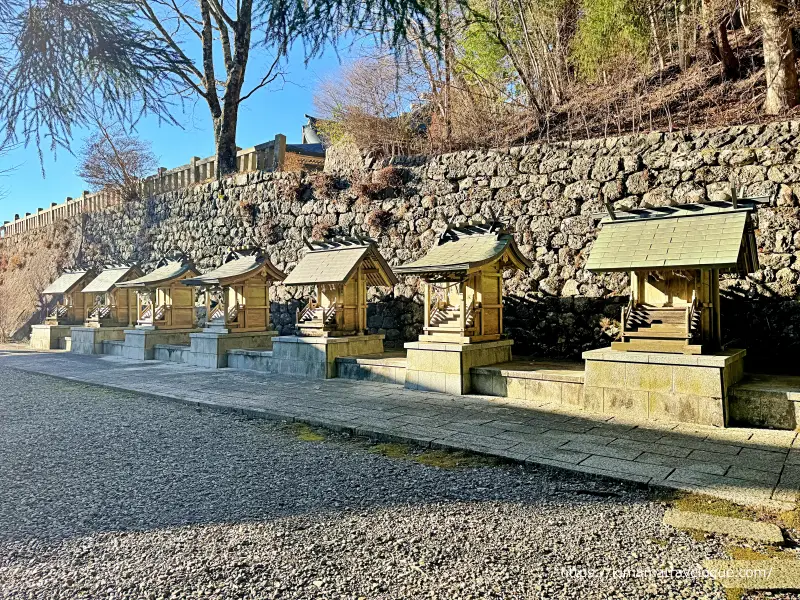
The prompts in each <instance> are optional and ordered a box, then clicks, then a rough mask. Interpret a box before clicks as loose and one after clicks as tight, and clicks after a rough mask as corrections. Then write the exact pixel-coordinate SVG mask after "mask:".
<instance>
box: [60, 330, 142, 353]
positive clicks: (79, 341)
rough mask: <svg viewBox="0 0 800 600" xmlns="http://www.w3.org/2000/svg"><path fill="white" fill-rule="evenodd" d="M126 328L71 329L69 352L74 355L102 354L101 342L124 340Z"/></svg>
mask: <svg viewBox="0 0 800 600" xmlns="http://www.w3.org/2000/svg"><path fill="white" fill-rule="evenodd" d="M126 329H128V328H127V327H72V328H71V330H70V343H71V348H70V352H75V353H76V354H103V342H107V341H111V340H118V341H122V340H124V339H125V330H126Z"/></svg>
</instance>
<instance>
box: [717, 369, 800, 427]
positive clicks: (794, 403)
mask: <svg viewBox="0 0 800 600" xmlns="http://www.w3.org/2000/svg"><path fill="white" fill-rule="evenodd" d="M728 411H729V421H730V423H731V424H732V425H741V426H749V427H768V428H770V429H790V430H793V429H796V428H797V427H798V424H800V377H798V376H779V375H757V374H747V375H746V376H745V378H744V379H743V380H742V381H741V382H740V383H738V384H737V385H735V386H733V387H732V388H731V389H730V390H729V391H728Z"/></svg>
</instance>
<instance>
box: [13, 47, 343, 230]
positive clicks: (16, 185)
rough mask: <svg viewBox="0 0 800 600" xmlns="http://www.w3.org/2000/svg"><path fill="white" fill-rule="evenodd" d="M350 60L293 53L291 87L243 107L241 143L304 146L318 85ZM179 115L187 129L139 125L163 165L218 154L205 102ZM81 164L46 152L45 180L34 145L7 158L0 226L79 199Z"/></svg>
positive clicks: (251, 68) (252, 69) (153, 122)
mask: <svg viewBox="0 0 800 600" xmlns="http://www.w3.org/2000/svg"><path fill="white" fill-rule="evenodd" d="M348 56H349V49H348V48H345V49H343V50H341V49H340V51H339V55H338V57H337V55H336V53H335V52H333V51H332V50H329V51H327V52H325V54H324V55H322V56H321V57H320V58H318V59H315V60H313V61H311V62H310V63H309V64H308V65H307V66H306V65H305V62H304V57H303V53H302V49H301V48H296V49H295V50H293V51H292V53H291V54H290V57H289V61H288V65H287V67H286V69H285V70H286V71H287V75H286V82H285V84H281V85H277V86H273V87H272V88H270V89H268V90H261V91H260V92H258V93H256V94H255V95H254V96H253V97H251V98H249V99H248V100H247V101H246V102H245V103H244V104H243V105H242V108H241V109H240V112H239V126H238V141H237V143H238V145H239V146H240V147H242V148H247V147H250V146H253V145H255V144H258V143H261V142H265V141H268V140H271V139H273V138H274V137H275V134H276V133H283V134H284V135H286V139H287V141H288V142H289V143H292V142H294V143H299V142H300V139H301V127H302V125H303V124H304V123H305V122H306V120H305V117H304V116H303V115H304V114H305V113H308V114H314V103H313V95H314V90H315V88H316V86H317V85H318V83H319V82H320V80H321V79H323V78H325V77H326V76H330V75H331V74H332V73H335V72H336V71H337V70H338V69H339V66H340V64H341V63H343V62H346V61H347V59H348ZM340 61H341V62H340ZM259 64H260V58H259V57H258V56H254V57H253V59H252V60H251V62H250V64H249V65H248V74H249V75H251V76H252V77H248V81H250V80H251V79H255V76H256V74H257V73H256V71H257V70H258V66H259ZM245 87H246V88H247V86H245ZM176 116H177V117H178V120H179V121H180V122H181V125H182V126H183V128H182V129H181V128H179V127H175V126H169V125H166V124H164V123H161V124H159V123H158V120H157V119H155V118H149V119H145V120H143V121H142V122H141V123H140V124H139V125H138V128H137V133H138V135H139V137H141V138H142V139H147V140H150V142H151V143H152V145H153V150H154V152H155V154H156V156H157V157H159V164H160V165H161V166H163V167H167V168H172V167H177V166H179V165H182V164H185V163H187V162H188V161H189V159H190V158H191V157H192V156H200V157H206V156H211V155H212V154H213V153H214V140H213V130H212V127H211V117H210V116H209V113H208V107H207V105H206V104H205V101H203V100H199V101H197V102H196V103H195V104H193V105H187V107H186V111H185V113H183V114H179V115H176ZM88 133H90V132H88V131H78V132H76V136H75V139H74V143H73V151H75V152H77V150H79V149H80V147H81V143H82V140H83V138H85V137H86V135H87V134H88ZM76 164H77V160H76V158H75V157H74V156H72V155H71V154H69V153H68V152H66V151H65V150H62V149H59V150H58V153H57V155H56V156H55V157H54V156H53V154H52V153H51V152H49V151H45V154H44V170H45V178H42V165H41V163H40V161H39V156H38V153H37V150H36V148H35V147H34V146H29V147H27V148H17V149H15V150H14V151H12V152H10V153H9V154H7V155H5V156H1V157H0V171H3V170H4V169H7V168H10V167H15V169H14V170H13V171H12V172H11V173H10V174H9V175H8V176H6V177H2V178H0V189H4V190H5V191H6V192H7V193H6V194H5V195H4V196H3V197H2V198H0V222H2V221H4V220H11V219H12V218H13V217H14V214H15V213H19V214H20V215H23V214H24V213H25V212H31V213H33V212H35V211H36V209H37V208H38V207H42V208H46V207H48V206H50V203H51V202H58V203H61V202H63V201H64V199H65V198H66V197H67V196H73V197H74V196H77V195H79V194H80V193H81V191H82V190H83V189H85V188H86V185H85V184H84V183H83V181H82V180H81V179H80V178H79V177H78V176H77V175H76V174H75V171H76Z"/></svg>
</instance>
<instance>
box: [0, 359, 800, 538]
mask: <svg viewBox="0 0 800 600" xmlns="http://www.w3.org/2000/svg"><path fill="white" fill-rule="evenodd" d="M28 361H35V363H36V364H35V370H37V371H41V372H45V373H46V372H50V373H53V374H54V375H55V374H64V373H70V372H71V373H75V374H76V375H79V376H81V377H83V376H85V377H86V378H87V379H91V380H92V381H93V382H95V383H99V384H102V383H113V384H116V385H122V386H125V385H133V384H135V385H136V386H137V387H138V388H139V389H141V390H142V392H144V393H146V392H147V391H148V388H150V387H151V386H153V387H152V389H154V390H156V389H158V387H159V386H167V387H169V388H170V389H175V390H178V391H183V392H184V393H186V394H188V396H187V397H189V398H191V394H192V393H193V392H192V391H191V390H193V389H199V390H202V391H198V392H196V393H197V394H198V395H204V396H206V397H209V398H215V397H218V398H221V399H223V400H225V399H226V398H227V399H228V400H226V401H229V402H232V403H233V402H235V401H236V400H238V398H235V397H234V398H233V399H231V398H232V394H233V395H235V394H241V399H242V401H244V402H245V403H247V402H249V403H250V405H251V406H255V405H257V402H258V401H259V399H261V398H265V397H271V398H272V399H273V400H274V398H275V395H276V394H278V395H285V396H286V398H287V400H291V399H292V398H294V401H295V402H298V401H299V400H298V399H302V398H305V397H307V395H308V394H310V393H312V394H315V395H319V396H324V397H325V398H326V400H327V401H329V402H335V399H336V398H337V397H339V398H342V399H343V401H344V399H352V398H353V396H354V395H357V394H361V395H363V396H364V397H365V398H367V399H368V397H369V395H370V394H374V395H376V397H380V395H381V394H386V395H387V396H389V395H391V394H392V393H401V392H402V388H398V387H397V386H390V385H382V384H374V383H373V384H366V383H365V384H363V386H362V382H358V384H357V385H354V382H351V381H342V380H328V381H324V382H317V381H314V382H308V381H306V382H304V381H298V380H288V379H279V378H270V377H269V376H267V375H264V374H261V373H253V372H244V371H228V370H224V369H223V370H219V371H208V370H196V369H193V368H190V367H186V368H182V367H180V366H174V365H164V364H159V363H133V362H130V361H122V360H121V359H113V358H101V359H98V358H97V357H82V356H75V355H55V354H49V355H48V354H36V355H31V356H18V357H8V358H6V359H4V362H3V363H0V377H1V378H2V380H3V382H4V383H3V388H2V389H3V390H4V391H3V393H2V396H1V397H2V401H1V402H0V523H5V524H7V526H5V527H0V539H2V538H6V539H7V538H9V537H17V538H18V537H31V536H33V537H38V536H43V537H53V536H55V537H69V536H73V535H82V534H85V533H92V532H100V531H116V530H130V529H134V530H135V529H149V528H157V527H164V526H173V525H183V524H189V523H218V522H240V521H247V520H253V519H272V518H278V517H283V516H287V515H295V514H305V513H313V512H318V511H340V510H345V509H357V510H361V509H372V508H376V507H381V506H391V505H396V504H419V503H430V502H443V501H463V500H477V501H485V500H503V501H512V502H522V503H527V504H536V503H541V502H552V501H553V498H555V497H557V496H558V494H561V493H569V494H570V502H599V501H602V502H609V503H613V502H616V501H617V500H616V499H615V498H613V497H610V498H603V499H599V498H600V497H599V496H591V495H590V494H575V493H574V492H573V491H570V488H575V487H586V485H587V484H586V481H587V480H588V476H583V475H577V474H569V473H566V472H562V471H558V470H549V469H545V468H541V469H532V468H528V469H523V468H521V467H518V466H515V467H509V468H499V469H495V468H484V469H472V470H463V471H446V470H441V469H437V468H429V467H425V466H424V465H419V464H413V463H412V462H408V461H397V460H391V459H389V458H386V457H382V456H377V455H375V454H372V453H370V452H367V451H365V450H364V449H363V448H354V447H351V446H349V445H345V446H340V445H337V444H308V443H305V444H304V443H303V442H302V440H297V439H295V438H292V437H291V436H287V435H285V434H283V433H281V432H279V431H276V430H275V425H274V424H270V423H269V422H268V421H263V420H252V421H246V420H245V419H243V418H242V417H236V416H233V415H231V414H223V413H215V412H213V411H205V410H204V411H202V412H201V411H199V410H198V409H196V408H191V407H188V406H184V405H180V404H177V403H172V402H170V401H166V400H165V401H155V400H153V399H152V398H148V397H145V396H140V395H136V394H134V393H127V392H116V391H111V390H109V389H107V388H99V387H95V386H92V385H85V384H77V383H71V382H66V381H64V380H61V379H55V378H53V377H48V376H45V375H39V374H35V373H31V372H25V371H18V370H15V369H5V368H3V366H4V365H7V366H12V367H13V366H17V367H21V368H32V367H31V365H32V364H33V363H31V362H28ZM98 366H102V368H98ZM32 370H33V368H32ZM359 390H361V391H359ZM437 403H439V404H437ZM464 403H468V410H470V411H473V413H474V415H475V416H480V415H481V411H482V410H487V409H488V410H492V411H493V413H492V415H493V418H496V419H500V420H502V419H503V418H509V419H512V418H516V419H523V420H527V422H529V423H533V424H538V423H539V422H541V423H542V424H544V427H545V428H546V429H550V428H553V429H559V427H562V428H563V427H566V428H565V431H573V432H590V430H591V433H589V435H587V436H585V438H584V439H583V440H582V441H581V444H584V446H583V447H580V445H576V446H575V447H573V449H572V450H573V451H575V452H583V451H586V452H590V453H591V452H592V450H591V448H590V447H589V446H591V445H592V442H591V437H592V436H593V435H596V434H604V435H607V436H618V437H620V438H624V439H621V440H620V441H622V442H625V443H624V444H619V446H618V449H619V451H620V452H621V453H624V452H625V451H627V452H629V453H631V458H632V457H633V456H634V455H638V454H639V453H640V452H649V450H650V448H649V446H650V445H652V444H654V443H661V442H664V441H665V440H669V442H671V443H672V444H673V445H674V446H678V447H681V448H686V449H687V452H688V451H689V450H688V449H691V451H692V452H693V453H696V454H698V456H702V460H704V461H705V462H709V461H711V462H713V461H715V460H716V461H718V464H719V468H718V470H717V471H716V473H715V472H713V471H710V472H708V473H705V472H700V471H696V470H691V469H690V470H684V472H683V473H682V476H683V477H686V478H687V480H689V483H693V484H695V485H697V487H699V488H702V487H703V486H719V485H723V486H727V489H729V490H733V491H735V492H737V493H739V492H741V493H743V494H747V495H752V494H754V493H762V494H763V493H765V492H766V493H767V494H768V493H769V492H770V491H771V490H772V489H773V488H774V486H775V483H776V481H777V477H778V474H779V473H780V472H781V470H782V469H783V470H784V471H785V470H786V469H797V468H796V467H792V466H789V467H784V462H785V461H786V458H787V453H788V450H787V448H786V447H785V444H783V445H782V444H781V443H780V441H779V440H778V439H777V438H774V443H773V440H772V439H771V438H770V432H768V431H764V432H760V433H759V438H758V439H753V440H751V441H748V442H747V443H746V444H743V443H742V442H740V441H737V438H736V437H735V436H736V435H737V430H735V429H730V430H713V435H714V436H715V439H705V438H706V437H707V436H708V435H709V432H710V431H712V430H709V429H698V430H696V431H694V430H692V429H691V428H689V427H684V428H681V429H680V430H676V431H665V430H663V429H657V428H653V429H648V426H647V425H646V424H645V425H643V426H642V427H639V428H637V430H636V432H634V433H636V435H633V434H632V433H626V431H627V428H626V427H624V426H623V427H618V426H616V425H614V424H606V423H604V421H603V420H594V419H592V418H591V416H589V415H587V416H586V417H585V418H583V417H574V416H571V417H568V418H567V420H568V421H569V422H568V423H567V424H566V426H565V425H562V424H559V420H561V421H563V420H564V419H565V417H564V416H563V415H559V414H557V413H553V412H548V411H547V410H545V409H541V408H540V409H525V408H518V407H514V408H510V407H500V406H499V405H498V404H494V403H491V402H489V401H487V400H484V399H482V398H480V397H472V398H470V397H466V398H464V399H459V398H449V397H445V396H444V395H431V400H430V403H428V404H426V405H425V406H427V407H428V408H431V407H438V406H439V405H441V406H449V405H458V406H466V404H464ZM333 406H335V405H333ZM486 407H491V408H486ZM483 414H484V415H485V413H483ZM504 415H505V416H504ZM326 418H327V417H326ZM425 419H430V422H431V423H433V424H435V423H436V417H421V420H422V421H423V422H424V421H425ZM321 420H325V419H321ZM476 429H477V428H476ZM626 436H627V437H626ZM726 436H730V438H726ZM737 444H739V445H738V446H737ZM742 445H744V446H745V447H744V448H742V447H741V446H742ZM587 455H588V454H587ZM732 455H736V461H735V462H736V463H737V464H738V465H739V467H741V468H737V469H736V472H737V473H739V474H741V475H742V476H743V477H747V476H750V474H751V472H752V471H753V470H757V471H759V472H758V473H753V475H758V476H759V477H761V476H763V477H764V479H763V480H762V481H756V480H753V479H745V478H742V479H738V478H736V477H732V476H730V473H731V472H733V470H734V469H733V468H731V470H730V471H727V469H728V467H727V466H725V465H726V463H727V462H728V461H729V457H730V456H732ZM683 456H685V454H684V455H683ZM655 459H659V461H660V462H655V463H654V464H653V465H652V472H653V473H656V472H660V473H669V472H671V471H672V466H670V464H671V463H670V460H672V459H671V458H670V457H668V456H667V457H665V456H661V455H657V456H655V457H654V459H653V460H655ZM614 460H615V459H609V460H608V461H607V462H608V465H610V466H608V467H607V468H608V469H614V468H615V467H614V464H615V463H614ZM676 460H677V459H676ZM698 460H700V459H698ZM617 462H621V461H617ZM712 466H713V465H712ZM676 473H677V472H676ZM723 473H728V474H727V475H726V476H725V477H724V478H723V477H722V474H723ZM662 476H664V475H662ZM594 485H597V486H600V487H602V488H606V487H608V486H613V485H614V484H612V483H609V482H606V481H603V482H597V483H595V484H594ZM614 489H617V488H614ZM618 489H622V490H625V495H626V497H627V496H629V495H630V494H633V496H631V497H636V498H639V497H644V495H643V493H642V492H641V491H633V490H635V488H634V487H633V486H622V485H620V486H619V488H618ZM625 501H628V500H625Z"/></svg>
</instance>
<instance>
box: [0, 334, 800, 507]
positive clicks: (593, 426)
mask: <svg viewBox="0 0 800 600" xmlns="http://www.w3.org/2000/svg"><path fill="white" fill-rule="evenodd" d="M0 361H2V364H3V365H4V366H8V367H12V368H17V369H21V370H26V371H32V372H36V373H42V374H47V375H52V376H56V377H61V378H65V379H70V380H75V381H80V382H84V383H90V384H96V385H102V386H107V387H112V388H116V389H122V390H128V391H135V392H139V393H144V394H148V395H151V396H156V397H160V398H167V399H172V400H177V401H181V402H184V403H190V404H197V405H202V406H206V407H211V408H216V409H219V410H230V411H235V412H243V413H247V414H252V415H256V416H264V417H267V418H278V419H294V420H298V421H303V422H307V423H310V424H313V425H322V426H325V427H328V428H332V429H335V430H346V431H350V432H353V433H356V434H360V435H367V436H371V437H375V438H381V439H393V440H398V441H409V442H414V443H417V444H420V445H423V446H430V447H440V448H453V449H462V450H471V451H475V452H481V453H485V454H491V455H495V456H500V457H505V458H508V459H512V460H516V461H521V462H527V463H533V464H538V465H548V466H552V467H556V468H561V469H566V470H569V471H576V472H581V473H588V474H593V475H599V476H605V477H612V478H616V479H620V480H625V481H632V482H637V483H641V484H649V485H657V486H663V487H667V488H673V489H681V490H687V491H693V492H699V493H705V494H711V495H714V496H717V497H721V498H725V499H728V500H732V501H735V502H739V503H742V504H748V505H756V506H763V507H766V508H771V509H776V510H783V509H789V508H793V507H794V504H795V502H796V501H797V500H798V497H799V496H800V438H798V437H797V432H793V431H775V430H757V429H745V428H729V429H720V428H711V427H699V426H688V425H685V424H684V425H682V424H674V423H658V422H652V421H648V422H646V423H641V422H640V423H636V422H625V421H623V420H621V419H619V418H613V417H609V416H607V415H593V414H589V413H585V412H580V413H579V412H570V411H569V410H565V409H564V407H563V406H561V405H556V404H548V403H538V404H535V403H528V402H523V401H519V400H512V399H508V398H496V397H489V396H477V395H475V396H451V395H447V394H439V393H431V392H420V391H411V390H406V389H404V388H403V387H401V386H399V385H393V384H385V383H374V382H369V381H351V380H342V379H332V380H324V381H308V380H302V379H293V378H289V377H277V376H274V375H267V374H264V373H258V372H252V371H240V370H232V369H221V370H204V369H200V368H195V367H189V366H185V365H177V364H170V363H161V362H157V361H148V362H133V361H128V360H125V359H120V358H116V357H95V356H78V355H73V354H69V353H63V352H62V353H59V352H51V353H29V352H23V351H13V350H12V351H3V349H2V348H0Z"/></svg>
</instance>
